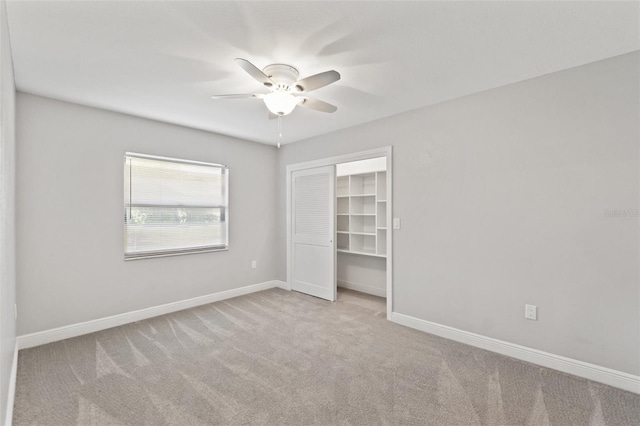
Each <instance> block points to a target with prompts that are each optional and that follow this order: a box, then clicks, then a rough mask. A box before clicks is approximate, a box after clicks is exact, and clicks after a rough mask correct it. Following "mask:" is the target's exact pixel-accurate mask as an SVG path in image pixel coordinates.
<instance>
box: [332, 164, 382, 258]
mask: <svg viewBox="0 0 640 426" xmlns="http://www.w3.org/2000/svg"><path fill="white" fill-rule="evenodd" d="M336 195H337V204H336V210H337V215H338V217H337V238H336V239H337V243H338V245H337V247H338V252H344V253H356V254H362V255H367V256H377V257H386V255H387V233H386V232H387V228H386V226H387V173H386V172H384V171H381V172H370V173H361V174H354V175H348V176H338V178H337V184H336Z"/></svg>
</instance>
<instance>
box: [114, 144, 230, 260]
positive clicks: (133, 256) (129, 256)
mask: <svg viewBox="0 0 640 426" xmlns="http://www.w3.org/2000/svg"><path fill="white" fill-rule="evenodd" d="M129 157H137V158H148V159H152V160H159V161H167V162H172V163H180V164H192V165H200V166H208V167H217V168H220V169H222V170H223V172H222V175H223V176H224V180H223V186H224V188H223V189H224V197H223V200H222V201H223V203H224V204H223V205H222V206H220V208H224V217H225V220H224V230H225V235H226V238H225V241H224V244H220V245H212V246H204V247H201V248H190V249H165V250H155V251H146V252H138V253H127V223H126V216H127V206H131V203H130V202H129V203H127V201H126V192H125V194H123V195H125V196H124V197H123V200H122V201H123V213H124V221H123V248H124V260H125V261H129V260H139V259H151V258H156V257H168V256H182V255H186V254H196V253H210V252H217V251H228V250H229V167H228V166H226V165H224V164H217V163H209V162H205V161H196V160H187V159H183V158H173V157H163V156H158V155H149V154H141V153H137V152H125V153H124V156H123V158H124V161H123V175H122V177H123V185H122V187H123V190H125V191H126V189H125V188H124V184H125V182H126V177H125V174H126V173H127V158H129ZM129 179H131V178H129ZM157 206H158V207H161V206H162V205H160V204H158V205H157ZM176 206H177V204H176Z"/></svg>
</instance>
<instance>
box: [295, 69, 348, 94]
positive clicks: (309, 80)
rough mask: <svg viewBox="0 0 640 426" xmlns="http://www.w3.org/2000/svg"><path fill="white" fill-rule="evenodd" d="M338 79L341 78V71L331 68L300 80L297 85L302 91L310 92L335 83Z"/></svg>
mask: <svg viewBox="0 0 640 426" xmlns="http://www.w3.org/2000/svg"><path fill="white" fill-rule="evenodd" d="M338 80H340V73H339V72H338V71H333V70H331V71H325V72H321V73H320V74H315V75H312V76H309V77H306V78H303V79H302V80H298V81H297V82H296V85H295V87H296V89H298V90H299V91H301V92H310V91H312V90H316V89H319V88H321V87H324V86H326V85H328V84H331V83H335V82H336V81H338Z"/></svg>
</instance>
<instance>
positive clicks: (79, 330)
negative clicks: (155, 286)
mask: <svg viewBox="0 0 640 426" xmlns="http://www.w3.org/2000/svg"><path fill="white" fill-rule="evenodd" d="M274 287H279V288H283V289H285V290H288V289H289V287H288V285H287V283H285V282H283V281H278V280H273V281H266V282H263V283H259V284H253V285H248V286H245V287H240V288H234V289H231V290H226V291H220V292H218V293H212V294H207V295H204V296H199V297H194V298H192V299H186V300H180V301H178V302H172V303H166V304H164V305H159V306H152V307H150V308H145V309H140V310H137V311H133V312H126V313H123V314H118V315H112V316H109V317H105V318H99V319H95V320H91V321H86V322H82V323H78V324H71V325H66V326H63V327H58V328H53V329H51V330H45V331H38V332H36V333H30V334H25V335H22V336H18V338H17V339H16V343H17V346H18V349H26V348H32V347H34V346H40V345H44V344H47V343H51V342H57V341H58V340H64V339H68V338H71V337H76V336H82V335H83V334H89V333H94V332H96V331H100V330H105V329H107V328H112V327H117V326H119V325H124V324H129V323H132V322H135V321H141V320H144V319H147V318H152V317H157V316H158V315H164V314H169V313H171V312H176V311H181V310H183V309H189V308H193V307H194V306H200V305H206V304H208V303H213V302H218V301H220V300H225V299H231V298H232V297H238V296H243V295H245V294H249V293H255V292H256V291H261V290H267V289H270V288H274Z"/></svg>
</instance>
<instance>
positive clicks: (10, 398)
mask: <svg viewBox="0 0 640 426" xmlns="http://www.w3.org/2000/svg"><path fill="white" fill-rule="evenodd" d="M17 376H18V341H17V340H16V345H15V349H14V351H13V363H12V364H11V375H10V376H9V390H8V391H7V413H6V417H5V420H4V425H5V426H11V423H13V403H14V401H15V398H16V378H17Z"/></svg>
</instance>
